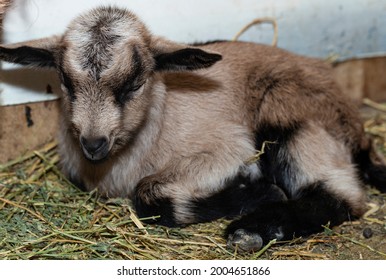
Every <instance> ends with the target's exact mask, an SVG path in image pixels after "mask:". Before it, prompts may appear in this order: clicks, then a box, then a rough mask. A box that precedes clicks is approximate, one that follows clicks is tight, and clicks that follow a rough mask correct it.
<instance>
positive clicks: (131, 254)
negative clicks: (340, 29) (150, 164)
mask: <svg viewBox="0 0 386 280" xmlns="http://www.w3.org/2000/svg"><path fill="white" fill-rule="evenodd" d="M378 105H379V104H378ZM381 106H382V105H381ZM378 109H379V108H378ZM379 112H381V111H379ZM366 131H367V133H368V134H369V135H371V137H373V138H374V140H375V145H376V147H377V151H378V152H379V153H380V154H383V155H386V113H382V112H381V113H376V114H372V116H371V118H370V119H369V120H368V121H367V122H366ZM57 162H58V155H57V153H56V145H55V143H49V144H47V145H46V146H44V147H43V148H42V149H40V150H39V151H34V152H31V153H29V154H27V155H25V156H23V157H21V158H19V159H17V160H15V161H13V162H9V163H7V164H5V165H1V166H0V259H257V258H261V259H361V258H362V259H386V238H385V236H386V206H385V201H386V197H385V195H384V194H380V193H378V192H377V191H375V190H373V189H371V188H369V190H368V196H369V212H368V213H367V214H366V215H365V216H364V217H363V218H362V219H361V220H359V221H353V222H347V223H345V224H343V225H341V226H339V227H336V228H334V229H329V228H328V227H326V228H325V230H324V232H323V233H320V234H317V235H313V236H311V237H309V238H307V239H302V238H299V239H295V240H292V241H290V242H285V243H279V242H271V243H270V244H269V245H268V246H266V247H265V248H263V249H262V250H261V251H260V252H257V253H255V254H248V255H242V254H239V253H238V252H230V251H228V250H227V249H226V240H225V239H224V238H223V236H222V233H223V230H224V228H225V227H226V225H227V224H228V223H229V221H226V220H220V221H216V222H213V223H206V224H198V225H192V226H189V227H186V228H177V229H170V228H165V227H161V226H145V227H143V225H142V222H141V221H139V220H138V219H137V218H136V216H135V213H134V212H133V210H132V207H131V203H130V201H129V200H127V199H109V200H103V199H101V198H99V197H98V195H97V194H96V193H84V192H81V191H79V190H78V189H77V188H75V187H74V186H72V185H71V183H69V182H68V181H67V180H66V178H64V177H63V176H62V174H61V173H60V172H59V170H58V169H57V167H56V164H57ZM364 235H365V236H366V237H367V238H365V237H364Z"/></svg>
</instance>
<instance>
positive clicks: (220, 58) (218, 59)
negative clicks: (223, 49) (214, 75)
mask: <svg viewBox="0 0 386 280" xmlns="http://www.w3.org/2000/svg"><path fill="white" fill-rule="evenodd" d="M212 57H213V60H214V61H216V62H217V61H220V60H222V55H221V54H218V53H214V54H212Z"/></svg>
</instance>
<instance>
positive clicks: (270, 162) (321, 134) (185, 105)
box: [0, 7, 386, 251]
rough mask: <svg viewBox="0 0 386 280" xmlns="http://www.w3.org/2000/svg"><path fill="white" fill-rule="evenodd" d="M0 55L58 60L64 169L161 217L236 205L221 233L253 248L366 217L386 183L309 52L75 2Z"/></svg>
mask: <svg viewBox="0 0 386 280" xmlns="http://www.w3.org/2000/svg"><path fill="white" fill-rule="evenodd" d="M0 59H1V60H4V61H8V62H13V63H19V64H23V65H30V66H35V67H52V68H55V69H56V70H57V72H58V74H59V76H60V79H61V82H62V88H63V91H64V95H63V97H62V100H61V101H62V111H63V112H62V114H61V125H60V136H59V152H60V155H61V166H62V170H63V172H64V173H65V174H66V175H67V176H68V177H69V178H70V179H71V180H72V181H73V182H74V183H76V184H77V185H79V186H82V187H84V188H85V189H86V190H92V189H95V188H97V189H98V190H99V192H100V193H102V194H103V195H105V196H107V197H115V196H122V197H130V198H132V199H133V203H134V205H135V208H136V211H137V213H138V215H139V216H140V217H148V216H154V217H155V218H154V220H153V221H154V222H157V223H159V224H162V225H167V226H182V225H187V224H190V223H198V222H206V221H210V220H213V219H217V218H220V217H236V216H241V218H239V219H238V220H235V221H234V222H233V223H231V224H230V225H229V227H228V229H227V232H226V234H227V235H228V244H229V246H230V247H233V246H235V245H236V244H237V246H238V247H239V249H241V250H245V251H253V250H258V249H259V248H260V247H261V246H262V245H263V244H264V243H267V242H268V241H269V240H271V239H273V238H276V239H279V240H288V239H292V238H293V237H294V236H305V235H309V234H311V233H315V232H318V231H321V230H322V226H323V225H326V224H330V225H331V226H334V225H337V224H340V223H342V222H343V221H345V220H349V219H353V218H356V217H360V216H361V215H362V214H363V213H364V210H365V200H366V197H365V192H364V188H363V185H364V184H365V183H370V184H372V185H374V186H375V187H377V188H379V189H381V190H382V191H385V190H386V184H385V183H386V167H384V166H382V165H377V164H375V163H374V162H373V161H372V160H371V159H370V156H369V152H370V147H371V145H370V143H369V140H368V139H366V137H365V135H364V132H363V127H362V123H361V121H360V119H359V114H358V112H357V110H356V109H355V106H354V105H353V104H351V103H350V101H349V100H346V99H345V98H344V97H343V96H342V95H341V93H340V91H339V90H338V88H337V86H336V85H335V83H334V81H333V79H332V77H331V73H330V72H331V71H330V68H329V67H328V66H326V65H324V64H323V63H322V62H320V61H318V60H316V59H311V58H305V57H301V56H298V55H294V54H291V53H288V52H286V51H284V50H280V49H278V48H274V47H270V46H264V45H258V44H253V43H245V42H219V41H218V42H212V43H206V44H196V45H190V46H189V45H181V44H177V43H174V42H171V41H168V40H166V39H163V38H160V37H156V36H154V35H151V34H150V33H149V31H148V30H147V28H146V27H145V25H144V24H143V23H142V22H141V21H140V20H139V19H138V18H137V17H136V16H135V15H134V14H132V13H131V12H129V11H127V10H124V9H119V8H115V7H101V8H97V9H94V10H91V11H89V12H87V13H85V14H83V15H81V16H80V17H78V18H76V19H75V20H74V21H73V22H72V23H71V24H70V25H69V27H68V29H67V30H66V32H65V33H64V35H62V36H53V37H50V38H45V39H41V40H36V41H29V42H24V43H19V44H13V45H7V46H1V47H0ZM262 147H264V153H263V154H262V155H261V156H260V157H259V158H258V159H255V160H253V157H254V155H255V154H256V151H257V150H261V149H262ZM158 216H159V217H158Z"/></svg>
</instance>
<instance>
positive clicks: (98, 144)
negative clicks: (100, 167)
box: [80, 137, 110, 163]
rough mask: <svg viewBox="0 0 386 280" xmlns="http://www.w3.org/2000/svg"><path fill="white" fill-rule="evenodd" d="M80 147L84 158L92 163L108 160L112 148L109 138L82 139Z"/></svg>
mask: <svg viewBox="0 0 386 280" xmlns="http://www.w3.org/2000/svg"><path fill="white" fill-rule="evenodd" d="M80 146H81V149H82V152H83V155H84V157H85V158H86V159H87V160H89V161H90V162H92V163H100V162H103V161H104V160H106V159H107V158H108V155H109V152H110V147H109V141H108V139H107V138H104V137H101V138H93V139H86V138H83V137H81V139H80Z"/></svg>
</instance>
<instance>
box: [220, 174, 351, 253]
mask: <svg viewBox="0 0 386 280" xmlns="http://www.w3.org/2000/svg"><path fill="white" fill-rule="evenodd" d="M350 215H351V214H350V207H349V206H348V204H347V203H346V202H344V201H342V200H340V199H339V198H338V197H337V196H335V195H334V194H332V193H330V192H329V191H328V190H327V189H326V186H325V183H323V182H318V183H315V184H313V185H310V186H307V187H305V188H303V190H302V191H301V192H300V193H299V194H298V197H297V198H296V199H291V200H287V201H278V202H267V203H265V204H261V205H260V206H259V207H258V208H257V209H256V210H255V211H254V212H253V213H250V214H249V215H246V216H244V217H242V218H241V219H239V220H236V221H234V222H232V223H231V224H230V225H229V226H228V228H227V230H226V235H227V236H228V247H230V248H233V249H234V248H235V247H237V248H238V249H239V250H241V251H248V252H250V251H257V250H259V249H260V248H261V247H262V246H263V245H264V244H266V243H268V241H270V240H272V239H277V240H291V239H292V238H294V237H295V236H298V237H300V236H307V235H310V234H312V233H316V232H320V231H321V230H322V226H323V225H330V226H334V225H338V224H341V223H342V222H343V221H346V220H348V219H350Z"/></svg>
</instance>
